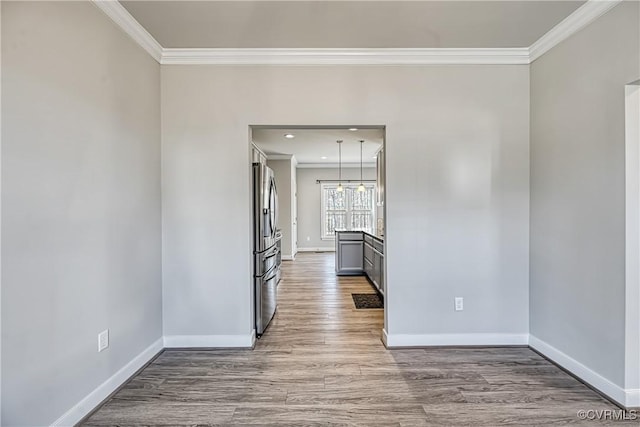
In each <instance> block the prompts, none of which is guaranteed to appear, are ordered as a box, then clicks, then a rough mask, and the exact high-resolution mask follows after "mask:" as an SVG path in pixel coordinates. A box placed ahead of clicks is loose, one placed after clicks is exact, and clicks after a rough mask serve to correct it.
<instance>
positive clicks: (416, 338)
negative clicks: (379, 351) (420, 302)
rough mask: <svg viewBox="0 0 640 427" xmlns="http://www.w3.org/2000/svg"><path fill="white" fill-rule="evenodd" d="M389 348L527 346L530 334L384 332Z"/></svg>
mask: <svg viewBox="0 0 640 427" xmlns="http://www.w3.org/2000/svg"><path fill="white" fill-rule="evenodd" d="M382 336H383V340H384V342H385V345H386V346H387V347H389V348H393V347H430V346H465V345H478V346H483V345H487V346H488V345H527V344H528V343H529V340H528V334H483V333H478V334H425V335H419V334H389V333H387V331H383V334H382Z"/></svg>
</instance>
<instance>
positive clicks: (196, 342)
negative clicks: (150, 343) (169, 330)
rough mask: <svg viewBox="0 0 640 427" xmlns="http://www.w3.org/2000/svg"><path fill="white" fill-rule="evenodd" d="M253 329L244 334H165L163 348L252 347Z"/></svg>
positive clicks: (253, 341)
mask: <svg viewBox="0 0 640 427" xmlns="http://www.w3.org/2000/svg"><path fill="white" fill-rule="evenodd" d="M254 344H255V331H253V332H251V333H248V334H246V335H165V336H164V347H165V348H253V346H254Z"/></svg>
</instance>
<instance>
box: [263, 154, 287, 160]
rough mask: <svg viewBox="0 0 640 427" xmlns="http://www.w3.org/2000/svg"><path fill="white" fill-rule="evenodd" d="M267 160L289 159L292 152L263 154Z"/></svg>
mask: <svg viewBox="0 0 640 427" xmlns="http://www.w3.org/2000/svg"><path fill="white" fill-rule="evenodd" d="M265 156H267V160H291V158H293V154H265Z"/></svg>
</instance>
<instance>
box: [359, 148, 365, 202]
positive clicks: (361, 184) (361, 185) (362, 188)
mask: <svg viewBox="0 0 640 427" xmlns="http://www.w3.org/2000/svg"><path fill="white" fill-rule="evenodd" d="M363 145H364V139H361V140H360V185H358V192H359V193H362V192H364V191H365V188H364V184H363V181H362V146H363Z"/></svg>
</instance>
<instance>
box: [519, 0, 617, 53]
mask: <svg viewBox="0 0 640 427" xmlns="http://www.w3.org/2000/svg"><path fill="white" fill-rule="evenodd" d="M620 2H622V0H588V1H587V2H586V3H585V4H583V5H582V6H580V7H579V8H578V9H576V10H575V11H574V12H573V13H572V14H571V15H569V16H567V17H566V18H565V19H564V20H562V21H560V23H559V24H558V25H556V26H555V27H553V28H552V29H551V30H549V32H547V33H546V34H545V35H543V36H542V37H540V38H539V39H538V40H537V41H536V42H535V43H533V44H532V45H531V46H530V47H529V61H530V62H533V61H535V60H536V59H538V58H540V57H541V56H542V55H544V54H545V53H546V52H548V51H549V50H551V49H552V48H553V47H554V46H556V45H557V44H558V43H560V42H562V41H564V40H566V39H567V38H569V37H570V36H572V35H573V34H575V33H577V32H578V31H580V30H581V29H583V28H584V27H586V26H587V25H589V24H590V23H592V22H593V21H595V20H596V19H598V18H599V17H601V16H602V15H604V14H605V13H607V12H608V11H609V10H611V9H613V8H614V7H615V6H616V5H618V3H620Z"/></svg>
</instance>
